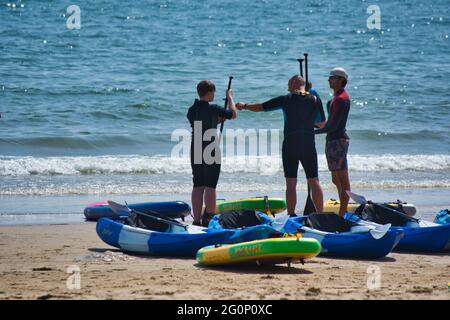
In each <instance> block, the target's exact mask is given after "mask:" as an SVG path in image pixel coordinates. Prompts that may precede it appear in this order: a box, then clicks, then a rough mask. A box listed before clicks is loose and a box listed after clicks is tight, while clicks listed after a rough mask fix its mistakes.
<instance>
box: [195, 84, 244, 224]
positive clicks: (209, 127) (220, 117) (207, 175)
mask: <svg viewBox="0 0 450 320" xmlns="http://www.w3.org/2000/svg"><path fill="white" fill-rule="evenodd" d="M215 92H216V87H215V85H214V83H213V82H212V81H209V80H203V81H200V82H199V83H198V85H197V93H198V96H199V98H200V99H195V102H194V104H193V105H192V106H191V107H190V108H189V110H188V113H187V118H188V120H189V123H190V125H191V127H192V140H191V155H190V158H191V168H192V175H193V179H192V180H193V184H194V186H193V189H192V195H191V200H192V211H193V213H194V222H193V224H195V225H203V226H207V225H208V223H209V220H210V219H211V217H212V216H213V215H214V213H215V212H216V186H217V181H218V180H219V175H220V163H221V154H220V148H219V139H218V136H217V124H218V123H221V122H222V121H224V120H225V119H235V118H236V107H235V104H234V101H233V93H232V91H231V90H228V91H227V98H228V102H229V106H230V109H228V110H225V109H224V108H222V107H220V106H218V105H216V104H209V103H210V102H211V101H213V100H214V95H215ZM203 199H204V201H205V213H204V215H203V217H202V207H203Z"/></svg>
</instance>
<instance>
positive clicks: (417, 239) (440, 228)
mask: <svg viewBox="0 0 450 320" xmlns="http://www.w3.org/2000/svg"><path fill="white" fill-rule="evenodd" d="M345 218H346V219H348V220H351V221H355V222H359V223H361V222H364V223H366V224H369V225H377V222H374V221H366V220H363V219H362V217H360V216H358V215H355V214H353V213H346V215H345ZM372 218H373V217H372ZM405 219H406V217H405ZM373 220H376V219H373ZM391 230H394V231H395V230H403V232H404V234H405V235H404V237H403V238H402V239H401V240H400V242H399V244H398V245H397V246H396V247H395V250H403V251H420V252H441V251H447V250H450V224H443V225H440V224H436V223H433V222H428V221H425V220H422V219H415V220H410V221H405V222H404V224H403V225H402V226H393V227H391Z"/></svg>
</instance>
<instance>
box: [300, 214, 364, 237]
mask: <svg viewBox="0 0 450 320" xmlns="http://www.w3.org/2000/svg"><path fill="white" fill-rule="evenodd" d="M307 224H308V225H309V226H310V227H311V228H313V229H317V230H320V231H325V232H333V233H335V232H338V233H341V232H350V231H351V228H352V227H353V226H355V225H356V224H355V223H353V222H351V221H348V220H345V219H344V218H343V217H341V216H339V215H337V214H335V213H310V214H309V215H308V219H307Z"/></svg>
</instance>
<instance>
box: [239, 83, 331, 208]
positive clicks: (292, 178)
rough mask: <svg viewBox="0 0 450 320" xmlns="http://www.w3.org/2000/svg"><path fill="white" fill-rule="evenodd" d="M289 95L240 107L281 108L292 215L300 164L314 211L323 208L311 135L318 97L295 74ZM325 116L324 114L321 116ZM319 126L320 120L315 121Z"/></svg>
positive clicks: (250, 108) (287, 183) (284, 163)
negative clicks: (307, 90)
mask: <svg viewBox="0 0 450 320" xmlns="http://www.w3.org/2000/svg"><path fill="white" fill-rule="evenodd" d="M288 91H289V92H290V93H289V94H288V95H284V96H279V97H276V98H273V99H271V100H268V101H266V102H264V103H262V104H261V103H257V104H244V103H242V102H239V103H237V104H236V107H237V108H238V109H239V110H242V109H246V110H250V111H254V112H259V111H272V110H277V109H282V110H283V114H284V140H283V148H282V159H283V170H284V176H285V178H286V202H287V211H288V214H289V215H295V207H296V204H297V190H296V188H297V171H298V165H299V162H300V163H301V165H302V167H303V169H304V171H305V174H306V178H307V180H308V185H309V186H310V188H311V193H312V199H313V202H314V205H315V207H316V211H317V212H321V211H322V210H323V192H322V187H321V185H320V182H319V178H318V175H319V174H318V171H319V170H318V164H317V151H316V144H315V138H314V122H315V121H316V117H317V113H318V112H321V114H322V115H323V114H324V112H323V107H322V104H321V103H320V102H319V100H318V99H317V98H316V97H315V96H313V95H312V94H310V93H309V92H306V91H305V80H304V79H303V78H302V77H300V76H298V75H295V76H293V77H292V78H291V79H290V80H289V83H288ZM322 118H324V116H322ZM318 125H322V123H318Z"/></svg>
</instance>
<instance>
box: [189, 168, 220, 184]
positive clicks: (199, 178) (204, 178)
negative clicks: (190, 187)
mask: <svg viewBox="0 0 450 320" xmlns="http://www.w3.org/2000/svg"><path fill="white" fill-rule="evenodd" d="M191 167H192V176H193V178H192V182H193V183H194V188H196V187H208V188H212V189H215V188H216V186H217V182H218V181H219V175H220V164H217V163H214V164H205V163H203V164H193V163H192V162H191Z"/></svg>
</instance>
